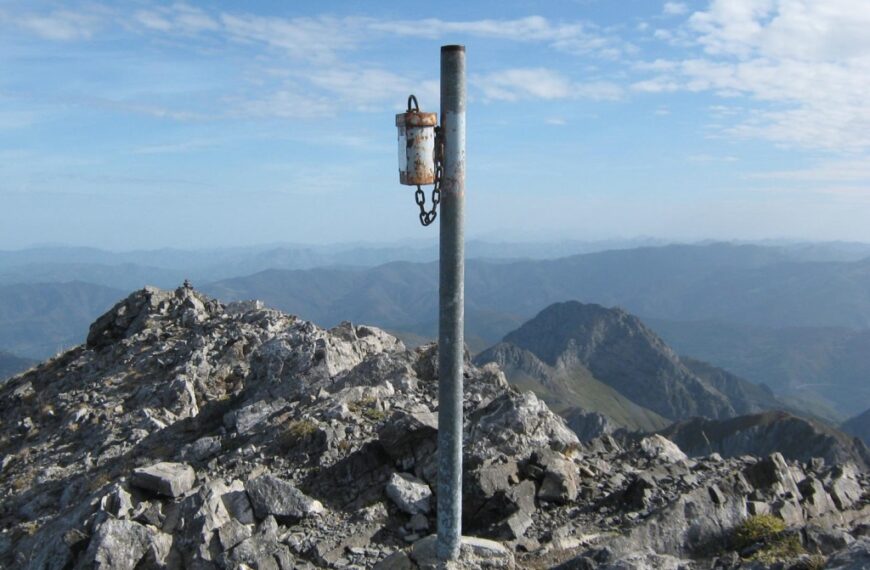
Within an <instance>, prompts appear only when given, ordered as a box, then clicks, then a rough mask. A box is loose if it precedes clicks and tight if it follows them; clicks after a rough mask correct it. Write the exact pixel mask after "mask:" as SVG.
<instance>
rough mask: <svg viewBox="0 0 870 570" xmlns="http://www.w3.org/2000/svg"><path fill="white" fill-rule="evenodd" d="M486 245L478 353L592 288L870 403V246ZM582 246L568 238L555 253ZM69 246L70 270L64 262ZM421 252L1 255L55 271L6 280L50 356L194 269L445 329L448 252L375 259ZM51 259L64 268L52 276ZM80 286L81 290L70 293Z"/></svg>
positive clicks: (416, 327) (303, 309)
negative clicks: (441, 279)
mask: <svg viewBox="0 0 870 570" xmlns="http://www.w3.org/2000/svg"><path fill="white" fill-rule="evenodd" d="M623 245H625V244H623ZM514 246H516V247H514ZM475 247H477V248H478V253H481V252H483V253H485V252H486V251H487V249H489V250H490V251H489V253H493V254H495V253H499V252H500V253H501V254H502V255H504V256H505V257H504V258H501V259H495V260H493V259H490V260H482V259H471V258H469V260H468V263H467V271H466V340H467V342H468V344H469V346H470V348H471V350H472V351H473V352H478V351H481V350H483V349H485V348H487V347H489V346H492V345H493V344H494V343H496V342H498V341H499V340H500V339H501V338H502V337H503V336H504V335H505V334H507V333H508V332H509V331H511V330H514V329H516V328H517V327H519V326H520V325H521V324H522V323H523V322H524V321H526V320H527V319H529V318H531V317H533V316H534V315H535V314H537V313H538V312H539V311H540V310H542V309H543V308H544V307H547V306H548V305H550V304H552V303H555V302H561V301H565V300H568V299H577V300H580V301H582V302H587V303H588V302H594V303H598V304H601V305H604V306H614V305H618V306H621V307H623V308H624V309H626V310H627V311H630V312H631V313H633V314H636V315H639V316H640V317H641V318H642V319H643V320H644V322H646V323H648V324H649V325H650V328H652V329H653V330H655V331H656V332H657V333H659V334H661V336H662V338H664V339H665V340H666V341H667V342H668V343H669V344H671V345H672V346H673V347H674V348H675V350H676V351H677V352H678V353H680V354H689V355H693V356H695V357H697V358H699V359H702V360H704V361H706V362H710V363H711V364H712V365H714V366H718V367H720V368H723V369H726V370H729V371H731V372H733V373H734V374H736V375H737V376H739V377H742V378H746V379H748V380H750V381H753V382H755V383H764V384H766V385H768V386H770V387H771V388H772V389H773V390H774V391H775V392H777V394H781V395H782V397H783V398H784V399H786V400H787V401H790V402H791V403H792V404H793V405H795V406H797V407H801V406H806V405H813V406H817V407H818V408H819V410H820V411H819V415H821V416H823V417H826V418H830V419H836V420H837V421H842V420H843V419H845V418H847V417H850V416H853V415H855V414H857V413H859V412H861V411H863V410H864V409H866V408H867V405H868V402H870V393H868V390H870V387H868V383H867V382H866V381H864V379H865V378H866V377H867V371H870V333H868V332H865V330H864V329H867V328H868V327H870V260H868V259H866V258H864V257H863V256H864V255H865V254H867V253H870V248H868V246H866V245H863V244H771V245H768V246H759V245H735V244H724V243H711V244H706V245H669V246H663V247H641V248H635V249H626V250H610V251H599V252H595V253H587V254H582V255H574V256H569V257H562V258H558V259H537V260H535V259H526V260H519V261H517V260H510V259H507V257H508V256H509V254H513V256H514V257H522V256H523V255H527V254H528V255H530V254H531V253H535V252H534V251H532V250H534V249H535V247H537V246H535V245H534V244H532V245H527V246H526V247H525V248H523V247H520V246H519V245H517V244H483V243H481V244H477V245H476V246H475V245H473V244H469V257H472V251H473V250H474V248H475ZM570 247H572V245H571V244H569V245H563V246H562V247H561V248H560V247H557V246H556V245H554V246H553V250H554V251H553V252H552V254H553V255H556V254H559V253H561V252H562V251H564V250H565V248H570ZM573 247H581V245H578V244H573ZM589 247H593V246H589ZM415 252H416V253H415ZM62 254H63V255H65V256H66V257H65V258H64V259H66V262H65V265H64V264H62V263H60V261H59V258H60V256H61V255H62ZM405 254H407V255H408V256H409V257H413V256H414V255H419V256H420V258H422V259H426V258H427V257H426V256H429V258H431V257H433V256H434V254H435V250H434V242H433V243H432V244H431V245H428V246H427V245H425V244H423V245H416V244H411V246H409V247H408V248H404V249H403V248H402V247H398V246H397V247H393V248H390V247H387V248H380V249H379V248H366V247H362V246H361V247H359V248H356V249H354V248H353V247H350V248H345V249H341V248H334V249H333V250H330V249H329V248H325V249H318V248H308V249H306V248H301V247H300V248H294V247H292V246H286V247H285V246H280V247H278V246H276V247H274V248H239V249H236V250H216V251H213V252H184V251H177V250H165V251H158V252H131V253H125V254H114V253H109V252H101V251H99V250H81V251H79V250H75V251H69V250H60V252H59V251H58V250H52V249H50V248H49V249H44V250H30V251H28V252H0V283H2V276H3V275H4V272H6V273H5V275H7V276H8V275H10V274H11V273H10V272H12V273H15V272H17V273H15V275H17V277H16V279H24V278H26V276H27V275H28V272H33V274H34V275H38V276H39V277H40V279H44V280H45V281H51V282H52V283H51V284H50V286H49V285H47V284H45V285H32V284H31V283H26V284H18V285H14V286H13V285H5V286H3V285H0V348H4V349H7V350H10V351H12V352H14V353H16V354H21V355H24V356H31V357H38V358H43V357H46V356H49V355H51V354H53V353H54V352H55V351H56V350H57V349H58V348H60V347H62V346H68V345H70V344H75V343H78V342H81V341H82V340H83V339H82V338H81V332H80V331H81V330H82V325H83V324H84V323H87V322H89V321H90V320H92V319H93V318H95V317H96V316H97V315H98V314H99V313H100V312H101V311H102V310H104V309H105V308H107V307H108V306H109V305H110V304H111V301H112V300H114V299H117V298H120V297H121V296H123V294H124V293H126V290H128V289H129V288H131V286H132V285H133V284H135V283H138V282H140V281H142V280H144V279H146V278H149V277H154V278H155V279H157V281H152V282H156V283H157V284H159V285H164V286H168V285H178V284H179V283H180V281H181V280H182V275H185V276H190V277H191V278H192V279H194V281H195V283H194V284H195V285H197V286H199V287H200V288H201V289H203V290H205V291H207V292H208V293H210V294H213V295H215V296H217V297H218V298H221V299H224V300H236V299H250V298H258V299H262V300H264V301H265V302H266V303H267V304H268V305H270V306H274V307H276V308H279V309H282V310H284V311H287V312H291V313H294V314H298V315H300V316H302V317H304V318H307V319H311V320H313V321H315V322H317V323H319V324H321V325H324V326H331V325H335V324H337V323H338V322H340V321H341V320H345V319H351V320H353V321H355V322H361V323H371V324H374V325H377V326H381V327H383V328H386V329H388V330H390V331H392V332H395V333H397V334H399V335H400V336H401V337H402V338H404V339H405V340H408V341H409V342H411V343H418V342H424V341H425V340H427V339H432V338H434V337H435V335H436V330H437V302H438V299H437V280H438V268H437V263H435V262H428V263H421V262H410V261H398V262H393V263H387V264H384V265H378V266H376V267H365V265H366V263H368V262H372V261H377V260H378V259H384V258H389V257H391V256H401V255H405ZM537 254H540V255H543V253H542V252H541V251H537ZM493 257H495V255H493ZM808 260H809V261H808ZM820 260H821V261H820ZM326 262H335V263H336V264H338V265H341V264H342V262H346V263H347V265H345V266H333V267H328V268H324V267H320V268H314V269H269V270H266V271H260V272H258V273H254V274H251V275H246V276H240V277H232V278H226V279H220V280H217V281H214V282H212V283H209V284H203V282H202V281H196V280H197V279H198V278H197V277H194V276H191V275H188V274H189V273H192V274H194V275H195V274H196V272H199V271H201V272H203V275H205V274H207V273H209V272H212V270H215V271H217V270H220V271H222V272H223V273H222V274H223V275H227V274H232V273H233V272H235V271H248V270H255V269H256V268H259V267H263V266H264V265H265V266H268V265H269V264H274V265H278V266H291V265H293V264H297V265H300V264H301V265H305V264H309V263H326ZM43 263H46V264H49V265H51V264H54V265H51V267H42V269H41V270H39V271H37V269H38V266H39V265H40V264H43ZM122 263H130V264H132V265H129V266H123V265H120V264H122ZM88 264H96V266H93V265H88ZM282 264H283V265H282ZM350 264H354V265H356V267H349V266H348V265H350ZM97 266H99V267H97ZM146 266H147V267H146ZM106 267H109V269H106ZM148 267H150V268H151V269H149V268H148ZM154 268H161V269H160V271H159V272H158V271H157V270H156V269H154ZM181 268H187V269H181ZM209 268H211V269H209ZM104 270H105V272H104V273H102V274H100V273H99V272H100V271H104ZM40 271H41V273H40ZM88 273H91V274H98V276H99V275H102V277H99V279H98V280H102V281H104V282H109V283H112V284H113V285H115V286H112V287H106V286H105V285H103V286H99V287H96V288H95V289H92V290H90V292H89V293H87V296H88V298H89V299H90V300H89V301H87V302H81V301H79V296H80V295H82V294H83V289H84V288H87V287H94V286H93V285H89V284H86V283H84V282H77V283H71V284H62V283H58V282H55V281H56V280H59V279H62V278H63V276H64V275H67V274H72V275H75V276H76V277H77V278H82V279H84V278H85V277H87V275H88ZM143 284H144V283H143ZM46 288H48V289H46ZM64 289H69V290H70V292H69V293H68V294H66V293H61V290H64ZM51 291H53V293H51ZM13 292H14V293H13ZM47 294H53V295H54V296H55V298H56V299H55V301H56V302H57V303H60V304H63V303H66V302H68V303H69V305H68V306H64V307H62V308H61V307H60V305H58V307H57V310H55V311H54V312H53V313H52V315H51V316H50V318H47V319H46V318H43V317H44V313H43V312H42V311H40V310H33V311H31V310H30V309H28V307H31V308H32V307H39V306H40V304H41V303H44V302H45V299H44V297H45V295H47ZM31 317H32V318H31ZM72 321H75V322H72ZM699 322H701V324H699ZM795 331H798V332H795ZM723 339H724V340H725V341H727V342H723ZM684 364H685V365H687V366H688V364H687V362H684ZM696 374H697V372H696Z"/></svg>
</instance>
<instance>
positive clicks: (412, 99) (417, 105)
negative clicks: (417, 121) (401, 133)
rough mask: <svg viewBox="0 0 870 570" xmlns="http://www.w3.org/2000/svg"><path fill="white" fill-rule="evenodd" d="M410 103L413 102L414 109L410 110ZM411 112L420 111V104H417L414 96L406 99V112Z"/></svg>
mask: <svg viewBox="0 0 870 570" xmlns="http://www.w3.org/2000/svg"><path fill="white" fill-rule="evenodd" d="M411 101H413V102H414V108H413V109H411ZM412 110H413V111H417V112H419V111H420V104H419V103H417V97H415V96H414V95H411V96H409V97H408V111H412Z"/></svg>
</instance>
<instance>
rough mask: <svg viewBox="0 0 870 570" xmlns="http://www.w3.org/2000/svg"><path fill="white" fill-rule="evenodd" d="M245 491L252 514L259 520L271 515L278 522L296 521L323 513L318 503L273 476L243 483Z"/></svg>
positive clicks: (264, 476)
mask: <svg viewBox="0 0 870 570" xmlns="http://www.w3.org/2000/svg"><path fill="white" fill-rule="evenodd" d="M245 490H246V491H247V492H248V497H250V499H251V505H252V506H253V508H254V514H255V515H256V516H257V518H260V519H264V518H266V517H267V516H270V515H271V516H274V517H275V518H276V519H279V520H282V519H291V520H298V519H302V518H305V517H307V516H311V515H316V514H319V513H322V512H323V505H322V504H321V503H320V501H317V500H315V499H312V498H311V497H309V496H307V495H306V494H305V493H303V492H302V491H300V490H299V489H297V488H296V487H295V486H294V485H293V484H292V483H289V482H287V481H284V480H282V479H279V478H278V477H275V476H273V475H261V476H260V477H257V478H255V479H251V480H249V481H248V482H247V483H245Z"/></svg>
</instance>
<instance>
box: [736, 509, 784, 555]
mask: <svg viewBox="0 0 870 570" xmlns="http://www.w3.org/2000/svg"><path fill="white" fill-rule="evenodd" d="M784 530H785V521H784V520H782V519H781V518H779V517H775V516H773V515H754V516H751V517H749V518H747V519H744V520H743V522H742V523H740V525H739V526H738V527H737V528H736V529H734V547H735V548H736V549H737V550H743V549H744V548H749V547H750V546H752V545H753V544H757V543H759V542H766V541H768V540H770V539H771V538H773V537H774V536H776V535H778V534H779V533H781V532H783V531H784Z"/></svg>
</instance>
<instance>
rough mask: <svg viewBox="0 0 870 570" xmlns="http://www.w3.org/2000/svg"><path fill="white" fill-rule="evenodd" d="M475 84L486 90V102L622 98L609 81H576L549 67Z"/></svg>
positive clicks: (503, 73)
mask: <svg viewBox="0 0 870 570" xmlns="http://www.w3.org/2000/svg"><path fill="white" fill-rule="evenodd" d="M471 83H472V84H473V85H475V86H476V87H478V88H479V89H480V90H481V91H483V95H484V97H485V98H486V99H490V100H501V101H519V100H522V99H545V100H552V99H581V98H582V99H593V100H612V99H619V98H620V97H621V96H622V90H621V88H620V87H619V86H618V85H616V84H614V83H609V82H606V81H597V82H589V83H579V82H573V81H571V80H570V79H569V78H568V77H566V76H565V75H563V74H561V73H559V72H557V71H554V70H552V69H546V68H541V67H538V68H515V69H503V70H501V71H497V72H493V73H489V74H485V75H475V76H472V77H471Z"/></svg>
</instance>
